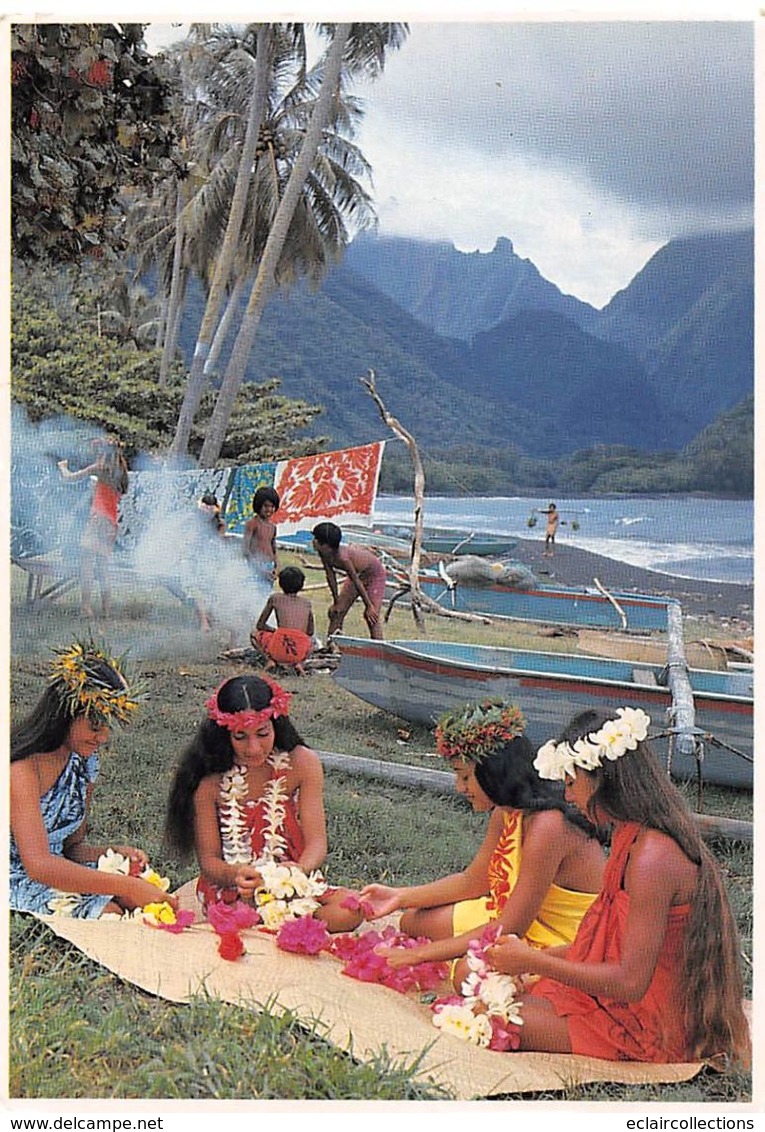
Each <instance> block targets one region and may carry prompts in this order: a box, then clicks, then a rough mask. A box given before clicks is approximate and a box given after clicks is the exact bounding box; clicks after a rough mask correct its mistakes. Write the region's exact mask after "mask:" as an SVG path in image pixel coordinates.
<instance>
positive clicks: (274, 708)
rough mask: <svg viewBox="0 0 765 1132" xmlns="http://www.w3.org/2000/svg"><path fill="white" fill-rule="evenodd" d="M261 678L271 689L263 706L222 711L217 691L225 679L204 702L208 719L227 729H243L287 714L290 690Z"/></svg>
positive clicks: (290, 696)
mask: <svg viewBox="0 0 765 1132" xmlns="http://www.w3.org/2000/svg"><path fill="white" fill-rule="evenodd" d="M261 679H263V682H264V683H265V684H268V686H269V688H270V689H271V699H270V701H269V703H268V704H266V706H265V707H264V708H261V709H260V710H259V711H256V710H255V708H248V709H247V710H246V711H223V710H222V709H221V708H220V707H218V693H219V692H220V690H221V688H222V687H224V685H225V684H227V683H228V681H227V680H224V681H223V684H221V685H220V687H218V688H216V689H215V691H214V692H213V694H212V695H211V696H210V698H209V700H207V701H206V703H205V707H206V708H207V717H208V719H211V720H213V722H214V723H217V724H218V725H219V726H220V727H225V728H227V729H228V730H229V731H244V730H245V729H246V728H248V727H258V726H260V724H262V723H265V722H266V721H267V720H269V719H276V718H277V717H278V716H286V715H288V714H289V708H290V700H291V699H292V692H286V691H285V690H284V688H282V687H281V685H279V684H277V683H275V682H274V681H273V680H267V679H265V677H261Z"/></svg>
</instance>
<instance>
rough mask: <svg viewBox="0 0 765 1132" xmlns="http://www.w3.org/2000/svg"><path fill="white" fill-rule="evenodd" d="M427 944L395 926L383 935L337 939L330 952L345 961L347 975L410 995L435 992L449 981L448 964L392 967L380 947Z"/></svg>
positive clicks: (349, 936) (368, 933)
mask: <svg viewBox="0 0 765 1132" xmlns="http://www.w3.org/2000/svg"><path fill="white" fill-rule="evenodd" d="M424 942H426V941H425V940H423V939H413V938H412V937H411V936H406V935H402V934H401V933H400V932H398V931H396V929H395V928H393V927H388V928H386V929H385V930H384V931H382V932H378V931H367V932H362V933H361V935H358V936H354V935H344V936H337V937H335V938H334V939H333V940H332V943H331V944H330V950H331V952H332V954H333V955H336V956H337V958H339V959H342V960H344V961H345V966H344V967H343V974H344V975H348V976H350V978H352V979H359V981H360V982H364V983H380V984H381V985H382V986H386V987H389V988H390V989H391V990H395V991H398V992H399V993H400V994H406V992H407V991H409V990H414V989H417V990H421V991H423V990H432V989H434V988H435V987H437V986H439V985H440V983H441V982H442V981H443V980H444V979H445V978H446V973H447V967H446V964H444V963H417V964H412V965H411V966H405V967H391V966H390V964H389V963H388V961H387V959H386V958H385V956H383V955H378V954H377V951H376V948H378V947H380V946H384V947H405V948H411V947H417V946H418V944H421V943H424Z"/></svg>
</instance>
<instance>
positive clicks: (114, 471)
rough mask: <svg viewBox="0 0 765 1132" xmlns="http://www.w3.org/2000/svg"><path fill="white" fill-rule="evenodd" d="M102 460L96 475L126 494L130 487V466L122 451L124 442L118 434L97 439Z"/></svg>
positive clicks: (115, 489)
mask: <svg viewBox="0 0 765 1132" xmlns="http://www.w3.org/2000/svg"><path fill="white" fill-rule="evenodd" d="M96 445H97V448H98V452H99V459H100V461H101V464H100V467H99V469H98V471H97V472H96V476H97V477H98V479H99V480H101V481H102V483H105V484H106V485H107V486H108V487H111V488H112V489H113V490H114V491H118V492H119V493H120V495H124V494H125V493H126V491H127V489H128V484H129V480H128V466H127V460H126V459H125V456H124V454H123V451H122V443H121V441H120V440H119V439H118V438H117V437H116V436H107V437H103V438H100V439H98V440H97V441H96Z"/></svg>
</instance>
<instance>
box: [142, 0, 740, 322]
mask: <svg viewBox="0 0 765 1132" xmlns="http://www.w3.org/2000/svg"><path fill="white" fill-rule="evenodd" d="M602 10H603V9H602V8H601V11H602ZM726 12H727V13H728V14H729V15H730V14H732V15H734V16H736V18H735V19H726V18H722V16H720V17H717V18H711V16H710V14H709V13H708V12H707V13H706V14H705V15H702V18H696V19H694V20H689V19H679V18H677V17H675V18H674V19H656V18H647V17H646V18H641V19H632V20H624V19H618V20H617V19H614V18H610V19H609V18H606V19H599V20H593V19H591V18H590V19H588V18H587V17H586V15H582V16H578V17H577V18H570V17H566V19H565V22H562V17H561V16H556V15H555V14H554V13H553V14H552V16H551V17H549V18H547V19H544V20H542V19H537V18H535V17H533V16H532V17H531V22H528V17H527V21H526V22H519V21H515V20H489V21H487V22H483V23H465V22H457V23H456V22H439V23H435V22H428V19H427V15H420V16H419V17H418V18H416V19H414V20H412V21H411V30H410V35H409V38H408V39H407V41H406V43H405V44H404V46H403V48H402V49H401V50H400V51H399V52H397V53H395V54H393V55H391V56H390V57H389V61H388V63H387V64H386V69H385V73H384V74H383V76H382V77H381V78H380V79H378V80H376V81H375V82H374V83H372V84H368V85H366V86H364V87H363V88H359V90H358V92H359V93H360V94H362V95H363V97H364V98H365V100H366V104H367V111H366V119H365V123H364V125H363V127H362V130H361V133H360V136H359V142H360V145H361V147H362V149H363V151H364V153H365V154H366V156H367V157H368V159H369V160H370V161H371V164H372V167H373V170H374V184H373V190H374V196H375V199H376V202H377V212H378V216H379V221H380V225H379V227H380V231H381V233H384V234H395V235H406V236H415V237H420V238H424V239H447V240H450V241H452V242H453V243H454V244H455V245H456V246H457V247H458V248H459V249H460V250H462V251H475V250H478V251H482V252H487V251H490V250H491V248H492V247H493V246H494V243H495V241H496V239H497V237H498V236H506V237H509V238H510V239H511V240H512V241H513V244H514V247H515V250H516V252H517V253H518V254H519V255H521V256H523V257H525V258H528V259H530V260H531V261H532V262H533V263H534V264H535V265H536V266H537V267H538V268H539V270H540V271H541V273H542V274H543V275H544V276H546V277H547V278H548V279H550V280H552V281H553V282H554V283H556V284H557V285H558V286H559V287H560V288H561V290H563V291H566V292H569V293H571V294H574V295H576V296H577V297H578V298H580V299H584V300H586V301H587V302H590V303H592V304H593V305H595V306H602V305H603V304H605V303H606V302H607V301H608V300H609V299H610V298H611V296H612V295H613V294H614V292H615V291H617V290H619V289H620V288H622V287H624V286H626V285H627V283H629V281H630V280H631V279H632V278H633V277H634V275H635V274H636V273H637V272H638V271H639V270H640V268H641V267H642V266H643V265H644V263H645V262H646V260H647V259H648V258H650V256H651V255H652V254H653V253H654V252H655V251H656V250H657V249H658V248H659V247H660V246H661V245H662V244H664V243H666V241H667V240H669V239H671V238H673V237H674V236H679V235H683V234H688V233H698V232H703V231H708V230H711V229H719V228H735V227H740V226H742V225H745V224H748V223H751V222H752V215H753V191H754V184H753V181H754V176H753V160H754V158H753V154H754V144H753V143H754V135H753V128H754V125H753V118H754V47H755V32H754V24H753V22H752V19H751V16H750V14H749V13H748V12H747V10H746V8H745V7H743V8H741V9H740V10H739V11H738V12H737V10H736V5H735V3H734V4H733V5H728V7H727V8H726ZM463 18H464V17H463ZM431 20H432V17H431ZM168 31H169V29H167V30H166V29H164V28H162V29H160V28H157V29H156V32H157V39H159V38H160V37H161V38H162V39H164V38H166V36H167V34H168ZM174 34H178V33H177V32H176V33H174Z"/></svg>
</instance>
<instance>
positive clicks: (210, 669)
mask: <svg viewBox="0 0 765 1132" xmlns="http://www.w3.org/2000/svg"><path fill="white" fill-rule="evenodd" d="M13 575H14V576H13V578H12V620H11V679H12V703H13V714H14V716H15V717H18V716H20V715H21V714H23V713H24V712H25V711H26V710H27V709H28V708H29V707H30V706H31V705H32V703H33V702H34V701H35V700H36V698H37V697H38V695H39V693H40V690H41V687H42V684H43V681H44V678H45V674H46V672H47V668H48V662H49V657H50V652H49V649H50V647H51V646H54V645H56V646H57V645H62V644H64V645H65V644H67V643H68V642H69V641H70V640H71V638H72V637H73V636H78V635H82V633H83V626H82V623H81V621H80V619H79V616H78V609H77V602H76V593H75V594H73V595H67V596H66V597H64V598H62V599H60V600H59V601H58V602H56V603H55V604H50V603H49V604H47V605H41V606H40V607H35V608H34V609H29V608H28V607H27V606H26V605H25V602H24V588H23V579H22V578H21V577H20V576H19V572H18V571H17V570H16V569H15V568H14V570H13ZM309 580H312V579H309ZM115 596H116V602H115V616H114V618H113V619H112V620H110V621H109V622H103V623H99V624H98V625H97V626H96V629H97V634H96V635H97V636H103V637H104V638H106V639H107V640H108V643H109V646H110V647H111V648H113V649H114V650H115V651H117V652H121V651H123V650H124V649H125V648H129V649H130V651H131V654H132V656H133V657H134V658H135V660H136V661H139V660H140V667H141V670H142V672H143V675H144V677H145V678H146V682H147V684H148V686H149V692H150V698H149V700H148V702H147V704H146V706H145V707H144V708H143V710H142V711H141V713H140V717H139V718H138V719H137V720H136V722H135V723H134V724H133V725H132V727H131V728H130V730H128V731H125V732H122V733H118V734H116V735H115V737H114V740H113V742H112V744H111V747H110V749H109V750H107V751H106V752H105V753H104V756H103V759H102V771H101V778H100V780H99V784H98V788H97V790H96V793H95V796H94V804H93V809H92V816H91V831H92V832H91V837H92V839H93V841H99V840H109V839H112V840H114V839H119V840H124V841H132V842H133V843H135V844H138V845H141V846H143V847H144V848H145V849H146V850H147V852H148V853H149V856H150V858H151V860H152V862H153V863H154V864H155V865H156V866H158V867H159V868H160V869H161V871H162V872H163V873H166V874H168V875H170V876H171V877H172V879H173V882H174V883H175V884H177V885H180V884H182V883H183V882H184V881H186V880H188V879H190V878H191V877H192V876H193V875H194V874H195V871H196V870H195V869H194V867H193V866H192V865H185V866H180V865H179V864H178V862H176V861H173V860H169V859H167V858H166V856H165V855H164V853H163V849H162V845H161V827H162V821H163V811H164V805H165V799H166V796H167V790H168V786H169V782H170V779H171V776H172V773H173V768H174V765H175V761H176V759H177V758H178V756H179V754H180V752H181V751H182V749H183V747H184V745H185V744H186V742H187V741H188V739H189V738H190V736H191V734H192V733H193V731H194V729H195V727H196V725H197V723H198V721H199V719H200V717H201V710H202V705H203V702H204V700H205V699H206V697H207V696H208V695H209V693H210V691H211V690H212V689H213V688H214V687H215V686H216V685H217V684H218V683H219V682H220V681H221V680H222V679H224V678H225V677H226V676H228V675H232V674H234V673H235V672H239V671H242V670H243V666H242V665H241V664H239V663H236V662H232V661H226V660H223V659H220V657H219V651H220V649H221V648H222V647H225V643H226V642H225V641H224V640H223V635H222V634H216V633H215V632H213V633H212V634H210V635H208V636H202V635H201V634H200V633H199V631H198V630H197V628H196V625H195V623H194V619H193V615H192V614H191V613H190V612H189V611H188V610H187V609H184V608H183V607H182V606H181V605H180V604H179V603H177V602H176V601H175V600H174V599H172V598H170V597H169V595H166V594H159V595H156V596H155V595H152V598H151V600H149V598H148V597H147V596H146V595H145V594H133V593H117V594H116V595H115ZM311 597H312V600H313V601H314V608H315V611H316V614H317V624H318V626H319V630H320V631H323V629H324V625H325V623H326V622H325V617H324V610H325V608H326V604H327V603H328V602H327V598H326V595H325V594H324V593H322V592H320V591H314V592H312V593H311ZM392 620H393V624H392V625H391V626H389V633H390V635H397V636H407V637H410V636H411V637H414V636H416V635H417V634H416V632H415V631H414V626H413V622H412V619H411V614H410V613H409V612H408V611H407V610H404V609H399V608H396V609H394V612H393V618H392ZM428 630H429V635H430V636H432V637H440V638H443V639H451V640H460V639H462V640H471V639H472V640H481V641H486V642H487V643H492V641H494V642H499V641H502V642H503V643H507V634H508V627H507V626H505V625H502V626H499V627H498V626H491V627H484V626H474V625H471V624H468V623H465V622H456V621H447V620H445V619H442V618H438V619H429V622H428ZM346 631H347V632H349V633H354V634H358V635H360V636H365V635H366V631H365V627H364V624H363V621H362V619H361V616H360V613H359V611H358V610H357V609H354V610H353V611H352V613H351V615H350V616H349V618H348V621H347V625H346ZM552 640H553V643H557V640H556V639H555V638H553V639H552ZM544 647H545V648H546V647H547V644H545V645H544ZM245 670H246V668H245ZM282 682H283V683H284V685H285V686H286V687H287V688H288V689H289V690H290V691H292V692H294V694H295V695H294V700H293V705H292V711H291V715H292V718H293V720H294V721H295V723H296V726H297V727H298V730H299V731H300V732H301V733H302V734H303V735H304V736H305V739H306V741H307V742H309V743H310V745H312V746H314V747H316V748H318V749H320V750H331V751H338V752H340V753H346V754H352V755H357V756H358V755H362V756H368V757H370V758H374V759H376V760H387V761H391V762H404V763H409V764H412V765H420V766H429V767H438V768H439V769H441V764H440V762H436V760H435V759H434V758H433V751H434V744H433V737H432V733H431V732H429V731H428V730H427V729H426V728H421V727H414V726H409V725H406V727H405V728H404V727H403V726H402V723H401V721H400V720H397V719H395V718H394V717H391V716H389V715H386V713H384V712H382V711H379V710H377V709H375V708H372V707H369V706H368V705H366V704H363V703H362V702H361V701H359V700H357V699H355V697H353V696H351V695H349V694H348V693H346V692H344V691H343V690H342V689H341V688H339V687H338V686H337V685H336V684H335V683H334V681H333V680H332V679H331V677H330V676H329V675H327V674H322V673H314V674H312V675H310V676H308V677H305V678H302V679H301V678H299V677H294V676H287V677H285V678H284V679H283V681H282ZM402 734H405V735H406V738H405V739H404V738H402ZM689 800H690V801H692V802H693V801H695V794H694V790H693V787H692V786H691V787H690V788H689ZM326 802H327V818H328V832H329V839H330V854H329V857H328V860H327V862H326V872H327V874H328V876H329V878H330V879H331V880H332V881H333V882H335V883H338V884H348V885H359V884H361V883H362V882H364V881H367V880H371V879H382V880H386V881H389V882H391V883H418V882H422V881H427V880H430V879H433V878H434V877H436V876H440V875H444V874H445V873H448V872H453V871H455V870H458V869H460V868H462V867H464V865H465V864H466V862H467V861H469V860H470V858H471V857H472V854H473V853H474V851H475V849H476V847H477V845H478V843H479V841H480V838H481V836H482V833H483V828H484V822H485V819H484V818H483V817H482V816H480V815H475V814H473V813H472V812H470V811H469V810H468V809H467V807H466V806H465V804H464V803H463V802H462V801H461V800H460V799H459V798H457V797H456V796H447V795H445V796H438V795H435V794H432V793H421V794H418V793H416V792H414V791H410V790H406V789H404V788H402V787H398V786H393V785H389V784H387V783H384V782H380V781H376V780H371V779H366V778H361V777H355V776H352V775H347V774H340V773H337V772H327V775H326ZM705 809H706V810H707V811H708V812H710V813H720V814H723V815H726V816H736V817H741V818H745V819H747V820H751V818H752V796H751V794H747V793H745V792H738V791H733V790H723V789H713V788H711V787H710V788H707V790H706V791H705ZM714 849H715V852H716V854H717V856H718V859H719V861H720V864H721V866H722V867H723V870H724V873H725V876H726V880H727V884H728V888H729V892H730V894H731V900H732V903H733V907H734V910H735V913H736V916H737V919H738V923H739V927H740V930H741V934H742V949H743V951H744V954H745V956H746V957H747V958H746V960H745V961H744V964H745V973H746V975H747V980H748V982H747V985H748V993H749V994H751V956H752V847H751V845H748V844H742V843H737V842H718V843H715V845H714ZM9 985H10V1002H9V1007H10V1034H11V1038H12V1041H11V1043H10V1065H9V1092H10V1095H11V1096H12V1097H18V1098H54V1097H67V1098H79V1097H89V1098H112V1097H115V1098H123V1099H128V1098H133V1099H135V1098H146V1099H150V1098H151V1099H168V1100H172V1099H177V1098H178V1099H180V1098H183V1099H196V1098H209V1099H236V1100H240V1101H241V1100H250V1099H251V1100H263V1099H285V1100H288V1099H292V1098H301V1099H313V1100H322V1099H332V1100H439V1099H448V1098H447V1095H446V1094H445V1093H444V1092H443V1091H442V1090H441V1089H440V1088H439V1087H437V1086H436V1085H435V1084H434V1083H433V1082H432V1081H430V1080H429V1079H428V1078H427V1076H426V1075H425V1074H424V1073H423V1072H422V1071H421V1067H420V1066H419V1065H418V1062H417V1060H416V1059H415V1060H414V1061H410V1062H408V1063H404V1062H397V1061H395V1060H394V1059H391V1058H390V1057H389V1056H388V1055H387V1053H386V1052H385V1051H380V1053H379V1055H378V1057H377V1058H376V1059H375V1060H374V1061H372V1062H364V1063H362V1062H360V1061H359V1060H358V1059H356V1058H354V1056H353V1050H352V1049H349V1050H346V1051H341V1050H338V1049H337V1048H335V1047H334V1046H332V1045H331V1044H330V1043H328V1042H327V1041H326V1040H325V1038H324V1036H323V1031H322V1025H321V1023H318V1022H314V1023H311V1022H310V1020H309V1021H306V1020H305V1019H302V1020H301V1019H298V1018H297V1017H295V1016H294V1015H293V1014H291V1013H290V1012H286V1013H283V1012H281V1011H279V1010H277V1009H276V1008H275V1007H274V1004H273V1003H264V1004H263V1010H262V1011H261V1012H254V1011H251V1010H246V1009H242V1008H238V1007H234V1006H229V1005H227V1004H224V1003H220V1002H217V1001H214V1000H206V999H203V998H198V999H196V1000H194V1001H193V1002H192V1003H191V1004H189V1005H182V1006H179V1005H175V1004H172V1003H169V1002H165V1001H163V1000H160V999H157V998H154V997H153V996H151V995H147V994H146V993H144V992H143V991H141V990H139V989H138V988H136V987H134V986H132V985H131V984H128V983H123V982H122V981H121V980H119V979H117V978H116V977H114V976H112V975H111V974H109V973H107V972H105V971H104V969H103V968H101V967H99V966H98V965H97V964H95V963H93V962H92V961H91V960H89V959H87V958H86V957H85V956H84V955H83V954H82V953H81V952H80V951H78V950H77V949H76V948H75V947H73V946H72V945H71V944H68V943H67V942H65V941H63V940H60V939H58V938H57V937H55V936H53V935H52V933H51V932H50V931H49V930H48V929H47V928H46V927H45V926H44V925H41V924H39V923H38V922H37V921H34V920H31V919H28V918H27V917H25V916H21V915H18V914H12V915H11V932H10V983H9ZM750 1095H751V1080H750V1078H749V1076H748V1075H745V1074H727V1075H720V1074H716V1073H711V1072H710V1073H707V1072H705V1073H702V1074H699V1075H698V1076H697V1077H696V1078H695V1079H694V1080H693V1081H690V1082H686V1083H684V1084H679V1085H661V1086H655V1087H651V1086H642V1087H633V1086H622V1085H615V1084H592V1085H587V1086H582V1087H579V1088H576V1089H571V1090H568V1091H566V1092H556V1093H550V1094H543V1093H540V1094H534V1095H531V1096H530V1095H526V1096H524V1097H523V1098H521V1097H507V1098H505V1099H538V1100H548V1099H549V1100H556V1101H560V1100H587V1101H623V1102H638V1101H660V1102H661V1103H662V1105H666V1104H668V1103H670V1102H673V1103H677V1104H690V1103H694V1102H713V1101H726V1102H735V1101H738V1102H741V1101H746V1100H748V1099H750Z"/></svg>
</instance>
